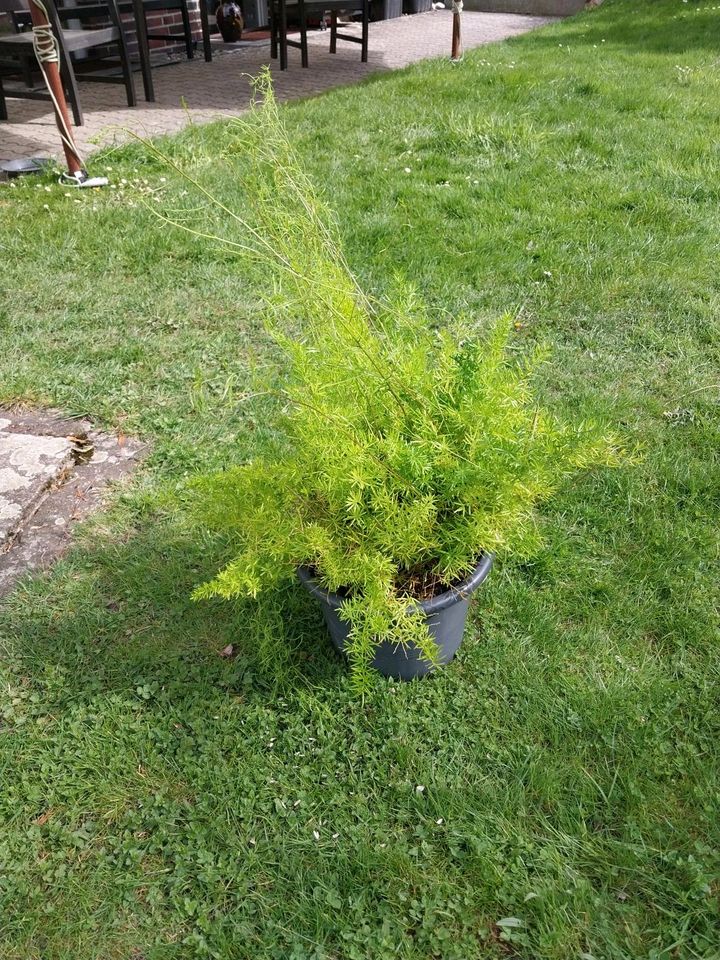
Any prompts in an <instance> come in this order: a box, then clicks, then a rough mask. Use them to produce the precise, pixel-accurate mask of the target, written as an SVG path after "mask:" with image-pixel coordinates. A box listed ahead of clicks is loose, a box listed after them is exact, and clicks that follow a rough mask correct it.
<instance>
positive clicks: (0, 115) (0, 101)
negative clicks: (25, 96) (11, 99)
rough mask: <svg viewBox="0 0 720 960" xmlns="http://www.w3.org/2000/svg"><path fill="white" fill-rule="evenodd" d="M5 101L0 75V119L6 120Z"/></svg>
mask: <svg viewBox="0 0 720 960" xmlns="http://www.w3.org/2000/svg"><path fill="white" fill-rule="evenodd" d="M7 118H8V112H7V103H6V102H5V92H4V90H3V85H2V77H0V120H7Z"/></svg>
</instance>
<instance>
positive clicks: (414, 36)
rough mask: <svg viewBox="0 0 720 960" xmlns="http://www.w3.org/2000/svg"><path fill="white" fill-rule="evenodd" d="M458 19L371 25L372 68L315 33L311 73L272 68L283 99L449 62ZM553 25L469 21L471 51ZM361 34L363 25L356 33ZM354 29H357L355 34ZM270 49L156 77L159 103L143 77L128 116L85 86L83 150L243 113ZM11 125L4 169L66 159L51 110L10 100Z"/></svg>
mask: <svg viewBox="0 0 720 960" xmlns="http://www.w3.org/2000/svg"><path fill="white" fill-rule="evenodd" d="M451 20H452V15H451V13H450V11H449V10H437V11H434V12H432V13H424V14H417V15H415V16H412V17H401V18H398V19H396V20H384V21H378V22H376V23H372V24H371V25H370V54H369V62H368V63H361V62H360V51H359V48H358V47H357V46H356V45H355V44H349V43H345V44H343V43H338V53H337V54H335V55H331V54H330V53H329V52H328V44H329V33H328V32H316V33H311V34H310V37H309V40H310V43H311V49H310V67H309V68H308V69H307V70H303V69H302V68H301V67H300V51H299V50H292V49H291V50H289V52H288V57H289V69H288V70H287V71H284V72H282V73H281V72H280V69H279V67H278V65H277V61H272V73H273V79H274V83H275V92H276V95H277V97H278V99H281V100H287V99H292V98H299V97H307V96H311V95H313V94H316V93H320V92H322V91H324V90H329V89H330V88H332V87H336V86H341V85H343V84H348V83H354V82H357V81H358V80H360V79H362V78H363V77H366V76H368V74H370V73H373V72H377V71H383V70H393V69H396V68H398V67H404V66H406V65H407V64H409V63H413V62H415V61H417V60H423V59H425V58H428V57H448V56H449V52H450V37H451ZM549 22H551V18H549V17H526V16H518V15H515V14H501V13H471V12H466V13H464V14H463V41H464V45H465V49H466V50H468V49H470V48H472V47H478V46H480V45H482V44H485V43H491V42H492V41H494V40H503V39H505V38H506V37H511V36H514V35H516V34H519V33H525V32H526V31H528V30H533V29H535V28H536V27H539V26H542V25H543V24H545V23H549ZM353 26H354V27H357V29H358V31H359V24H358V25H353ZM351 29H352V28H351ZM270 62H271V61H270V46H269V43H263V42H257V43H254V44H253V45H252V46H244V47H237V48H230V47H225V48H223V47H222V44H219V45H218V55H216V56H215V57H214V59H213V62H212V63H206V62H205V60H204V59H203V58H202V56H201V55H197V57H196V59H195V60H184V61H181V62H179V63H176V64H172V65H170V66H163V67H162V68H158V69H156V70H154V71H153V78H154V81H155V95H156V102H155V103H146V102H145V101H144V100H143V99H142V81H141V78H140V75H139V74H136V75H135V81H136V88H137V92H138V98H139V99H138V106H137V107H135V108H134V109H131V108H128V106H127V104H126V102H125V98H124V89H123V88H122V87H121V86H116V85H114V84H112V85H107V84H81V86H80V96H81V98H82V104H83V109H84V112H85V124H84V126H82V127H79V128H78V129H77V131H76V134H77V140H78V144H79V146H80V148H81V150H83V151H84V152H86V153H87V152H90V151H91V150H92V149H94V147H95V146H97V145H106V144H111V143H113V142H119V141H121V140H122V139H124V138H125V137H126V136H127V134H126V133H125V132H124V131H123V129H122V128H129V129H131V130H133V131H135V132H136V133H140V134H141V135H143V136H153V135H157V134H163V133H172V132H173V131H176V130H179V129H181V128H182V127H184V126H185V125H186V124H187V123H188V122H189V121H190V120H192V121H193V122H196V123H197V122H206V121H208V120H213V119H217V118H218V117H220V116H232V115H235V114H238V113H241V112H242V111H243V110H244V109H245V108H246V107H247V105H248V101H249V98H250V84H249V80H248V75H250V76H252V75H255V74H256V73H257V72H258V70H259V69H260V67H261V66H262V65H263V64H266V63H270ZM8 114H9V117H10V121H9V122H0V162H2V161H3V160H11V159H17V158H19V157H29V156H37V155H40V156H59V155H60V149H59V142H58V135H57V130H56V128H55V123H54V120H53V116H52V112H51V110H50V109H49V104H46V103H44V102H38V101H31V100H8Z"/></svg>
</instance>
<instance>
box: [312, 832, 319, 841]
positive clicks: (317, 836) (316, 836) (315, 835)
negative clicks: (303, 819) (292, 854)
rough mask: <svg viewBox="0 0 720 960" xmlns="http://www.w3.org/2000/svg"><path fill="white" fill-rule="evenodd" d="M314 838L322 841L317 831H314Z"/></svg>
mask: <svg viewBox="0 0 720 960" xmlns="http://www.w3.org/2000/svg"><path fill="white" fill-rule="evenodd" d="M313 836H314V837H315V839H316V840H319V839H320V834H319V833H318V832H317V830H313Z"/></svg>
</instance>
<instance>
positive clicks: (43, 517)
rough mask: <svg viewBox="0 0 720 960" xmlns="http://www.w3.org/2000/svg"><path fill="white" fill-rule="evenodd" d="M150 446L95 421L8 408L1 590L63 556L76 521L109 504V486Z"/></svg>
mask: <svg viewBox="0 0 720 960" xmlns="http://www.w3.org/2000/svg"><path fill="white" fill-rule="evenodd" d="M145 451H146V445H145V444H142V443H140V442H139V441H138V440H135V439H133V438H130V437H123V436H116V435H113V434H108V433H102V432H101V431H99V430H96V429H95V427H94V426H93V425H92V423H90V421H88V420H78V419H68V418H66V417H63V416H62V415H61V414H59V413H57V412H56V411H53V410H50V411H48V410H42V411H38V410H11V409H3V408H0V596H3V594H7V593H8V592H9V591H10V590H11V589H12V587H13V585H14V584H15V582H16V580H17V579H18V578H19V577H20V576H22V575H23V574H25V573H27V572H29V571H33V570H41V569H44V568H46V567H48V566H49V565H50V564H51V563H52V562H53V561H54V560H56V559H57V557H59V556H60V555H61V554H62V553H63V552H64V551H65V550H66V549H67V548H68V546H69V545H70V542H71V538H72V529H73V526H74V525H75V524H76V523H77V522H78V521H80V520H82V519H84V518H85V517H87V516H89V515H90V514H91V513H93V512H94V511H96V510H98V509H99V508H100V507H101V506H102V502H103V497H104V495H105V493H106V492H107V487H108V484H111V483H114V482H117V481H120V480H122V479H123V478H124V477H126V476H128V475H129V474H130V473H131V472H132V471H133V470H134V469H135V468H136V467H137V465H138V464H139V463H140V461H141V460H142V458H143V455H144V453H145Z"/></svg>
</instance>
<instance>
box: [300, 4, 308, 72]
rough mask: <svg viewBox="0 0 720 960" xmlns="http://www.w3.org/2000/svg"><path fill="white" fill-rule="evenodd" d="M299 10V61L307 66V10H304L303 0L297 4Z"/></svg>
mask: <svg viewBox="0 0 720 960" xmlns="http://www.w3.org/2000/svg"><path fill="white" fill-rule="evenodd" d="M298 7H299V10H300V62H301V64H302V65H303V67H307V66H308V42H307V12H306V10H305V3H304V0H300V2H299V4H298Z"/></svg>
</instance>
